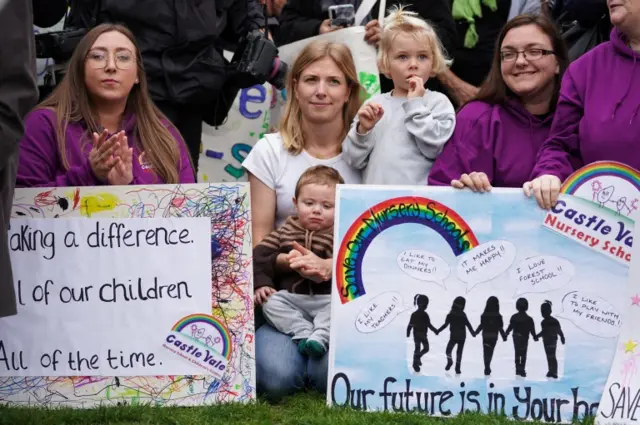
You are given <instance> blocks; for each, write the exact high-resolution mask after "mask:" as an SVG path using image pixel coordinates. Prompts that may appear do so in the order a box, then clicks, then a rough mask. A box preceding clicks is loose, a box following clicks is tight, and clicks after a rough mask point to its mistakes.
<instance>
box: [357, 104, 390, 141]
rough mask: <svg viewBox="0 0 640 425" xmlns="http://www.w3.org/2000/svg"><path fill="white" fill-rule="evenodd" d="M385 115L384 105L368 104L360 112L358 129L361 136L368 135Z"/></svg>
mask: <svg viewBox="0 0 640 425" xmlns="http://www.w3.org/2000/svg"><path fill="white" fill-rule="evenodd" d="M383 115H384V110H383V109H382V105H379V104H377V103H367V104H366V105H364V106H362V108H360V110H359V111H358V121H359V123H358V128H357V131H358V133H360V134H366V133H368V132H369V131H371V129H372V128H373V127H375V125H376V124H377V123H378V121H380V119H381V118H382V116H383Z"/></svg>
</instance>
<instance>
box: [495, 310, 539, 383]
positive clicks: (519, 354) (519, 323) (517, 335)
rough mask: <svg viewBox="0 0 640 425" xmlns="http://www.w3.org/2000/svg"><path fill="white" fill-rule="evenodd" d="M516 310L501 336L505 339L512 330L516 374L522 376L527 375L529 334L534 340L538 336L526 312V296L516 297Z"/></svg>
mask: <svg viewBox="0 0 640 425" xmlns="http://www.w3.org/2000/svg"><path fill="white" fill-rule="evenodd" d="M516 310H518V312H517V313H516V314H514V315H513V316H511V321H510V322H509V327H508V328H507V331H506V332H505V335H504V336H503V338H504V340H505V341H506V340H507V337H508V336H509V333H511V331H513V349H514V351H515V363H516V375H519V376H522V377H523V378H524V377H526V376H527V373H526V370H525V369H526V365H527V350H528V349H529V335H530V334H531V336H532V337H533V340H534V341H537V340H538V336H537V335H536V329H535V324H534V323H533V319H532V318H531V316H529V315H528V314H527V310H529V301H527V300H526V298H518V300H517V301H516Z"/></svg>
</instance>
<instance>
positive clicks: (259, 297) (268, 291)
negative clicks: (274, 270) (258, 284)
mask: <svg viewBox="0 0 640 425" xmlns="http://www.w3.org/2000/svg"><path fill="white" fill-rule="evenodd" d="M276 292H277V291H276V290H275V289H274V288H272V287H270V286H263V287H262V288H258V289H256V290H255V291H253V302H254V303H255V304H256V305H262V304H264V303H266V302H267V300H268V299H269V297H270V296H271V295H273V294H275V293H276Z"/></svg>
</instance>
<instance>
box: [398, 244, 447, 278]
mask: <svg viewBox="0 0 640 425" xmlns="http://www.w3.org/2000/svg"><path fill="white" fill-rule="evenodd" d="M397 262H398V267H400V270H402V271H403V272H405V273H406V274H408V275H409V276H411V277H413V278H414V279H418V280H422V281H425V282H436V283H438V284H440V286H442V287H444V283H443V281H444V280H445V279H446V278H447V277H449V274H450V273H451V268H450V267H449V264H447V262H446V261H444V260H443V259H442V258H441V257H438V256H437V255H435V254H432V253H431V252H428V251H421V250H416V249H409V250H406V251H402V252H401V253H400V254H398V258H397Z"/></svg>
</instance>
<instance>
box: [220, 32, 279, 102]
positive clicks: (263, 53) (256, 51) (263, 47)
mask: <svg viewBox="0 0 640 425" xmlns="http://www.w3.org/2000/svg"><path fill="white" fill-rule="evenodd" d="M230 66H231V73H230V75H229V77H230V79H231V80H232V81H233V83H234V84H235V85H237V86H239V87H251V86H253V85H256V84H264V83H265V82H266V81H268V82H269V83H271V85H273V86H274V87H275V88H277V89H278V90H282V89H284V87H285V82H286V77H287V71H288V70H289V67H288V66H287V64H286V63H284V62H282V61H281V60H280V58H279V57H278V48H277V47H276V45H275V44H274V43H273V42H272V41H271V40H269V39H268V38H267V37H265V35H264V34H263V33H262V31H260V30H254V31H252V32H250V33H249V34H248V35H247V36H246V37H244V38H243V39H242V40H241V41H240V43H239V45H238V48H237V49H236V52H235V54H234V55H233V58H232V59H231V64H230Z"/></svg>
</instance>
